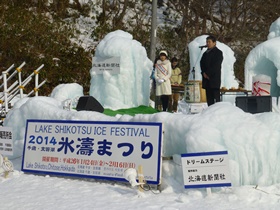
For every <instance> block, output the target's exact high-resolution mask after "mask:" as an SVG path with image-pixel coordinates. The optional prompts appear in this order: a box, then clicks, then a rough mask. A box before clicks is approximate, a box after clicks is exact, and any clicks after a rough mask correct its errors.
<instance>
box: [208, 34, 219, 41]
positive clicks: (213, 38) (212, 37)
mask: <svg viewBox="0 0 280 210" xmlns="http://www.w3.org/2000/svg"><path fill="white" fill-rule="evenodd" d="M208 39H210V40H212V42H216V41H217V39H216V37H214V36H212V35H210V36H208V37H207V38H206V40H208Z"/></svg>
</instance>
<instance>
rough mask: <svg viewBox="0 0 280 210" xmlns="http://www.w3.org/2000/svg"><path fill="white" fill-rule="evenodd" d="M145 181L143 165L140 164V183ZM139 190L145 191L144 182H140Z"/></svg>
mask: <svg viewBox="0 0 280 210" xmlns="http://www.w3.org/2000/svg"><path fill="white" fill-rule="evenodd" d="M143 182H144V175H143V166H142V165H139V166H138V183H143ZM138 190H139V192H143V191H144V189H143V184H140V185H139V186H138Z"/></svg>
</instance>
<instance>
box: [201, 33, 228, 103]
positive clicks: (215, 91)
mask: <svg viewBox="0 0 280 210" xmlns="http://www.w3.org/2000/svg"><path fill="white" fill-rule="evenodd" d="M206 43H207V50H206V51H205V52H204V53H203V55H202V58H201V60H200V67H201V73H202V88H203V89H205V91H206V98H207V104H208V106H210V105H212V104H214V103H215V102H219V101H220V86H221V65H222V62H223V53H222V51H221V50H219V49H218V48H217V47H216V38H215V37H214V36H208V37H207V38H206Z"/></svg>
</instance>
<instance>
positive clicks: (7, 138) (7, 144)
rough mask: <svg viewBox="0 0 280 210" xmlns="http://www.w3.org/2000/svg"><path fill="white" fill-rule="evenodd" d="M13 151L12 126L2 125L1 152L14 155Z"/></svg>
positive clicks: (0, 133) (0, 135) (0, 130)
mask: <svg viewBox="0 0 280 210" xmlns="http://www.w3.org/2000/svg"><path fill="white" fill-rule="evenodd" d="M13 152H14V150H13V132H12V128H11V127H2V126H0V154H2V155H13Z"/></svg>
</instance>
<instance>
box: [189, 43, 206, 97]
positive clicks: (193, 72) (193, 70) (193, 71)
mask: <svg viewBox="0 0 280 210" xmlns="http://www.w3.org/2000/svg"><path fill="white" fill-rule="evenodd" d="M204 47H206V46H201V47H199V48H200V53H199V56H198V57H197V59H196V61H195V64H194V66H193V69H192V71H191V72H192V75H193V100H194V102H195V66H196V64H197V63H198V61H199V59H200V57H201V54H202V49H203V48H204Z"/></svg>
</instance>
